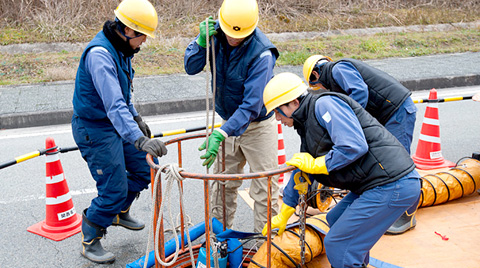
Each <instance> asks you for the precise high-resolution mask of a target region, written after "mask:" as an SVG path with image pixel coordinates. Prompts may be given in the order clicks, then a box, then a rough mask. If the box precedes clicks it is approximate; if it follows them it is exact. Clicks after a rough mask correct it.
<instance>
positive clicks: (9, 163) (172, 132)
mask: <svg viewBox="0 0 480 268" xmlns="http://www.w3.org/2000/svg"><path fill="white" fill-rule="evenodd" d="M221 125H222V124H220V123H218V124H215V126H214V127H216V128H217V127H220V126H221ZM208 128H212V126H211V125H210V126H208ZM204 129H205V127H195V128H182V129H175V130H169V131H165V132H161V133H160V134H157V135H152V138H158V137H165V136H173V135H178V134H183V133H188V132H194V131H200V130H204ZM50 149H51V148H50ZM50 149H49V150H50ZM76 150H78V147H66V148H59V149H58V151H59V152H60V153H66V152H71V151H76ZM46 151H47V150H46V149H39V150H37V151H34V152H31V153H28V154H24V155H21V156H18V157H15V159H13V160H10V161H6V162H4V163H0V169H2V168H6V167H9V166H12V165H15V164H18V163H21V162H23V161H26V160H29V159H32V158H35V157H37V156H40V155H44V154H45V153H46Z"/></svg>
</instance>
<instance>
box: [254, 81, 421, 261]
mask: <svg viewBox="0 0 480 268" xmlns="http://www.w3.org/2000/svg"><path fill="white" fill-rule="evenodd" d="M307 88H308V87H307V85H305V83H304V82H303V81H302V79H301V78H300V77H298V76H297V75H295V74H292V73H281V74H278V75H276V76H275V77H274V78H273V79H272V80H270V82H269V83H268V84H267V86H266V88H265V92H264V95H263V100H264V103H265V107H266V108H267V111H272V110H274V111H275V116H276V119H277V120H279V121H281V122H282V123H283V124H284V125H286V126H289V127H292V126H293V127H294V128H295V129H296V130H297V132H298V134H299V135H300V137H301V151H302V152H301V153H296V154H294V156H293V157H292V159H290V160H289V161H288V162H287V165H291V166H296V167H298V168H299V169H300V170H302V171H304V172H306V173H308V174H310V175H309V177H310V180H312V179H314V180H317V181H318V182H320V183H322V184H323V185H325V186H329V187H335V188H340V189H347V190H350V193H349V194H348V195H347V196H345V197H344V198H343V199H342V200H341V201H340V202H339V203H338V204H337V205H336V206H335V207H334V208H333V209H331V210H330V211H329V212H328V214H327V221H328V224H329V225H330V231H329V232H328V234H327V235H326V237H325V241H324V243H325V250H326V254H327V258H328V260H329V262H330V264H331V265H332V267H366V266H367V265H368V263H369V251H370V249H371V248H372V247H373V246H374V245H375V243H376V242H377V241H378V240H379V239H380V237H381V236H382V235H383V234H384V233H385V231H386V230H387V229H388V228H389V227H390V226H391V225H392V224H393V223H394V222H395V221H396V220H397V219H398V218H399V217H400V216H401V215H402V214H403V213H404V212H405V210H407V209H408V208H409V207H411V206H412V205H414V203H415V202H417V200H418V197H419V195H420V175H419V174H418V172H417V171H416V170H415V165H414V163H413V161H412V159H411V158H410V156H409V154H408V153H407V151H406V150H405V148H404V147H403V146H402V144H401V143H400V142H399V141H398V140H397V139H396V138H395V137H394V136H393V135H392V134H391V133H390V132H388V131H387V130H386V129H385V128H384V127H383V126H382V125H381V124H380V123H378V121H377V120H376V119H374V118H373V117H372V116H371V115H370V114H369V113H368V112H366V111H365V110H364V109H363V108H362V107H361V106H360V105H359V104H358V103H357V102H355V101H354V100H352V99H351V98H350V97H348V96H346V95H344V94H339V93H335V92H323V93H320V94H315V95H314V94H309V93H307ZM293 184H294V182H293V181H291V182H290V183H289V184H288V185H287V187H286V188H285V191H284V203H283V205H282V208H281V211H280V214H279V215H277V216H275V217H274V218H273V219H272V229H273V228H279V234H281V232H282V231H283V230H284V229H285V226H286V224H287V220H288V219H289V218H290V216H291V215H292V214H293V213H294V211H295V209H294V208H295V206H296V205H297V202H298V201H297V200H298V192H297V191H296V190H294V189H293V186H294V185H293ZM266 229H267V228H266V227H265V228H264V231H263V234H264V235H265V234H266Z"/></svg>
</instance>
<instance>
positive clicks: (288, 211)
mask: <svg viewBox="0 0 480 268" xmlns="http://www.w3.org/2000/svg"><path fill="white" fill-rule="evenodd" d="M294 212H295V209H294V208H292V207H290V206H288V205H285V204H282V208H281V209H280V214H278V215H277V216H275V217H273V218H272V230H273V229H275V228H278V235H281V234H283V231H285V227H287V221H288V219H290V217H291V216H292V215H293V213H294ZM267 228H268V226H267V224H265V226H264V227H263V230H262V235H264V236H266V235H267Z"/></svg>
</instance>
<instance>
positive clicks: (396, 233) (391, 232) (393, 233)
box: [385, 225, 416, 235]
mask: <svg viewBox="0 0 480 268" xmlns="http://www.w3.org/2000/svg"><path fill="white" fill-rule="evenodd" d="M415 226H416V225H414V226H412V227H410V228H408V229H406V230H404V231H398V232H395V231H386V232H385V234H386V235H400V234H403V233H406V232H408V231H410V230H412V229H413V228H415Z"/></svg>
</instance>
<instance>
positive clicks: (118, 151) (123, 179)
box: [72, 116, 150, 228]
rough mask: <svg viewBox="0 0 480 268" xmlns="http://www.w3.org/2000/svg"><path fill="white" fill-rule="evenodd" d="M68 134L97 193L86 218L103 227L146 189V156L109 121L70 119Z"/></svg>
mask: <svg viewBox="0 0 480 268" xmlns="http://www.w3.org/2000/svg"><path fill="white" fill-rule="evenodd" d="M72 132H73V137H74V139H75V142H76V143H77V145H78V148H79V149H80V152H81V153H82V157H83V159H85V161H86V162H87V164H88V168H89V169H90V173H91V175H92V177H93V179H94V180H95V181H96V187H97V190H98V195H97V197H95V198H94V199H93V200H92V202H91V205H90V207H89V208H88V210H87V215H86V216H87V218H88V219H89V220H90V221H91V222H93V223H96V224H97V225H100V226H102V227H104V228H107V227H108V226H110V225H111V224H112V220H113V218H114V217H115V216H116V215H117V214H118V213H120V211H122V210H126V209H127V208H128V207H129V206H130V205H131V203H132V202H133V200H134V198H135V197H136V196H137V194H138V193H139V192H140V191H142V190H143V189H147V188H148V184H149V183H150V167H149V165H148V163H147V162H146V153H145V152H142V151H138V150H137V149H136V148H135V146H134V145H133V144H131V143H129V142H127V141H125V140H123V139H122V138H121V137H120V135H119V134H118V133H117V132H116V131H115V128H114V127H113V125H112V124H111V123H110V122H109V121H88V120H83V119H80V118H78V117H75V116H74V117H73V118H72Z"/></svg>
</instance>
